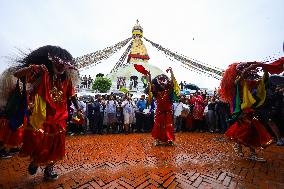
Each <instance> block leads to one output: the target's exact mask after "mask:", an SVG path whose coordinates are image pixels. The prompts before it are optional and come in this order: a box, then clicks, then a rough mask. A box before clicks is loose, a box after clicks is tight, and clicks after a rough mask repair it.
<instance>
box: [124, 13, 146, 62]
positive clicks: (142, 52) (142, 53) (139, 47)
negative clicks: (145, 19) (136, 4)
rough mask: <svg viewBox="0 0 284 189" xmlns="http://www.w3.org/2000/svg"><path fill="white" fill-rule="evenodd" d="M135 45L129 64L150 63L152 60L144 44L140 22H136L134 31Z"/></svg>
mask: <svg viewBox="0 0 284 189" xmlns="http://www.w3.org/2000/svg"><path fill="white" fill-rule="evenodd" d="M132 37H133V44H132V47H131V50H130V54H129V55H128V62H132V63H135V62H144V63H146V62H148V60H149V59H150V58H149V56H148V53H147V49H146V47H145V45H144V44H143V41H142V37H143V28H142V27H141V26H140V24H139V20H138V19H137V20H136V24H135V26H134V27H133V29H132Z"/></svg>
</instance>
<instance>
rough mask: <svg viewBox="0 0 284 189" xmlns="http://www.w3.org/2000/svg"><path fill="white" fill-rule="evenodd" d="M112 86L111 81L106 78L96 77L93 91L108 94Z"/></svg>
mask: <svg viewBox="0 0 284 189" xmlns="http://www.w3.org/2000/svg"><path fill="white" fill-rule="evenodd" d="M111 85H112V82H111V80H110V79H108V78H106V77H96V79H95V81H94V83H93V89H94V90H97V91H99V92H100V93H106V92H107V91H108V90H109V89H110V87H111Z"/></svg>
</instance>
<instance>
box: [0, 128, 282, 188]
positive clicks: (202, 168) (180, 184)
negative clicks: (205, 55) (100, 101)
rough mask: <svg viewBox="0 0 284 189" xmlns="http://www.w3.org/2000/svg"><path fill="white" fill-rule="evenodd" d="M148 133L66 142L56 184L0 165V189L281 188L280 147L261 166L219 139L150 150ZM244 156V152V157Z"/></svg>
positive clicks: (23, 165)
mask: <svg viewBox="0 0 284 189" xmlns="http://www.w3.org/2000/svg"><path fill="white" fill-rule="evenodd" d="M152 142H153V139H152V137H151V135H150V134H130V135H122V134H120V135H119V134H117V135H89V136H73V137H67V138H66V152H67V153H66V158H65V159H64V160H62V161H60V162H58V163H57V164H56V171H58V173H59V175H60V177H59V179H58V180H57V181H54V182H47V181H44V180H43V169H40V170H39V171H38V173H37V174H36V175H34V176H30V175H28V173H27V166H28V163H29V159H27V158H20V157H18V156H15V157H13V158H11V159H7V160H0V188H58V189H59V188H60V189H63V188H82V189H85V188H86V189H88V188H118V189H120V188H186V189H191V188H207V189H209V188H216V189H221V188H253V189H254V188H275V189H279V188H284V161H283V160H284V148H283V147H277V146H275V145H274V144H273V145H271V146H269V147H268V148H267V149H265V150H264V151H261V152H259V153H260V154H261V155H262V156H263V157H265V158H266V159H267V160H268V161H267V163H258V162H252V161H248V160H245V159H240V158H239V157H238V156H236V155H235V153H234V152H233V149H232V143H231V142H229V141H227V140H226V139H225V138H224V136H223V135H219V134H209V133H178V134H176V141H175V144H176V145H175V146H172V147H170V146H169V147H165V146H159V147H154V146H153V144H152ZM247 154H248V151H246V155H247Z"/></svg>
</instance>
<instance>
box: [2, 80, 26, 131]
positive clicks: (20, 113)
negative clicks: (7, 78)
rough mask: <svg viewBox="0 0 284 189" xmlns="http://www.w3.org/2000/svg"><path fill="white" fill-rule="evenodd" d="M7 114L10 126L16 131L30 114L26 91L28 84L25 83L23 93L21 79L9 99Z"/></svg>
mask: <svg viewBox="0 0 284 189" xmlns="http://www.w3.org/2000/svg"><path fill="white" fill-rule="evenodd" d="M5 112H6V114H7V118H8V120H9V126H10V128H11V129H12V130H13V131H16V130H17V129H18V128H19V127H20V126H21V125H22V124H23V123H24V118H25V116H26V115H27V112H28V100H27V91H26V82H25V81H23V91H22V92H21V89H20V84H19V79H18V80H17V84H16V88H15V90H14V91H13V92H12V94H11V96H10V97H9V98H8V101H7V104H6V108H5Z"/></svg>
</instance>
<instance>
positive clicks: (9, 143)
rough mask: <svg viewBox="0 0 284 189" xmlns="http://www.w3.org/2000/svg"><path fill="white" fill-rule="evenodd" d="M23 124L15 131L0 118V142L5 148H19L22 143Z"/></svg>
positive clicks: (7, 122) (5, 120) (4, 119)
mask: <svg viewBox="0 0 284 189" xmlns="http://www.w3.org/2000/svg"><path fill="white" fill-rule="evenodd" d="M25 124H26V121H25V122H24V124H23V125H22V126H21V127H19V128H18V129H17V130H16V131H13V130H11V129H10V127H9V121H8V120H7V119H6V118H0V142H2V143H3V145H4V147H7V148H19V147H21V146H22V143H23V133H24V125H25Z"/></svg>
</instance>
